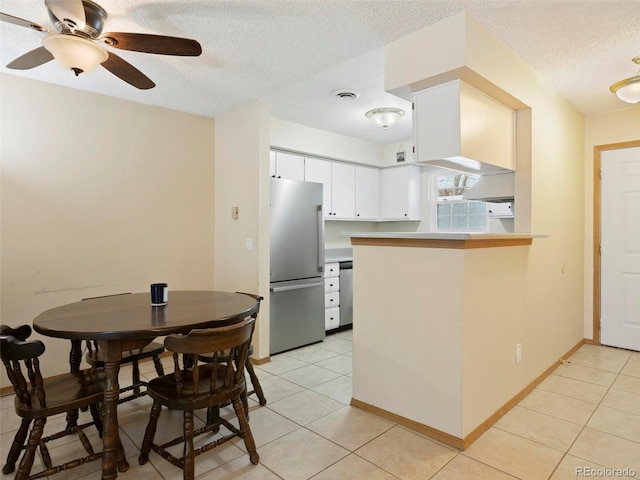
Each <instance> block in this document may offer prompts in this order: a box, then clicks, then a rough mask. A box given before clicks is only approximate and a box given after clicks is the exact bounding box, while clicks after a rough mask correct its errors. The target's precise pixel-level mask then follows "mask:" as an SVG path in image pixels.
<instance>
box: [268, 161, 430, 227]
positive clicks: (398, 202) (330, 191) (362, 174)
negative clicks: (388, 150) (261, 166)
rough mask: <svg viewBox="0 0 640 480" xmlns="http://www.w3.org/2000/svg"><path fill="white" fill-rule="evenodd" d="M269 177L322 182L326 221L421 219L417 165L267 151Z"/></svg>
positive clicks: (418, 169)
mask: <svg viewBox="0 0 640 480" xmlns="http://www.w3.org/2000/svg"><path fill="white" fill-rule="evenodd" d="M269 160H270V173H271V176H272V177H278V178H288V179H292V180H304V181H306V182H315V183H321V184H322V187H323V211H324V218H325V220H361V221H385V220H388V221H395V220H420V167H418V166H416V165H401V166H394V167H387V168H382V169H381V168H377V167H369V166H364V165H355V164H352V163H347V162H338V161H332V160H327V159H322V158H314V157H304V156H302V155H296V154H293V153H287V152H280V151H275V150H272V151H270V158H269Z"/></svg>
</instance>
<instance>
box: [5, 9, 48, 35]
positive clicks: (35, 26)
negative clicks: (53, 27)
mask: <svg viewBox="0 0 640 480" xmlns="http://www.w3.org/2000/svg"><path fill="white" fill-rule="evenodd" d="M0 21H3V22H7V23H13V24H14V25H20V26H21V27H28V28H33V29H34V30H37V31H39V32H48V31H49V30H47V28H46V27H43V26H42V25H38V24H37V23H35V22H31V21H29V20H25V19H24V18H18V17H14V16H13V15H7V14H6V13H2V12H0Z"/></svg>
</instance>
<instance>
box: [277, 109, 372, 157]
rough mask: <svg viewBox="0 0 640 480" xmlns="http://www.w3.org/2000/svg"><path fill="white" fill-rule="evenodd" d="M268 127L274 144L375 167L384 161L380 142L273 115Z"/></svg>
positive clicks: (286, 148)
mask: <svg viewBox="0 0 640 480" xmlns="http://www.w3.org/2000/svg"><path fill="white" fill-rule="evenodd" d="M269 129H270V131H269V139H270V142H271V146H272V147H274V148H282V149H284V150H291V151H294V152H300V153H306V154H313V155H317V156H319V157H325V158H329V159H333V160H343V161H347V162H355V163H362V164H365V165H374V166H376V167H380V166H382V165H383V163H382V155H383V147H382V145H379V144H377V143H372V142H367V141H366V140H360V139H358V138H353V137H347V136H346V135H338V134H337V133H332V132H328V131H326V130H319V129H317V128H311V127H307V126H304V125H300V124H298V123H293V122H287V121H286V120H280V119H279V118H273V117H272V118H271V120H270V122H269Z"/></svg>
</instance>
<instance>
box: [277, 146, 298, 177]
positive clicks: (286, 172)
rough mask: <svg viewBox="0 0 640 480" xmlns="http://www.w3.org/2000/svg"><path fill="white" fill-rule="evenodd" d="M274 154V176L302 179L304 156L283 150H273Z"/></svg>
mask: <svg viewBox="0 0 640 480" xmlns="http://www.w3.org/2000/svg"><path fill="white" fill-rule="evenodd" d="M275 154H276V161H275V166H276V171H275V175H276V177H278V178H288V179H289V180H304V157H303V156H302V155H294V154H292V153H285V152H275Z"/></svg>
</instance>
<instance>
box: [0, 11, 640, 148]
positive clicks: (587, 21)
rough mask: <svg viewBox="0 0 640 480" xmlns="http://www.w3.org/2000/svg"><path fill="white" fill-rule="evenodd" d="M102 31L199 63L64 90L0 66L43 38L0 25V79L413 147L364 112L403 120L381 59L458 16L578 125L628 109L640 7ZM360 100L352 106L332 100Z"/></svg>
mask: <svg viewBox="0 0 640 480" xmlns="http://www.w3.org/2000/svg"><path fill="white" fill-rule="evenodd" d="M99 3H100V4H101V5H102V6H103V7H104V8H105V9H106V10H107V12H108V14H109V18H108V19H107V22H106V26H105V29H104V30H105V31H124V32H143V33H157V34H164V35H172V36H181V37H189V38H194V39H196V40H198V41H199V42H200V43H201V44H202V48H203V54H202V55H201V56H200V57H169V56H162V55H150V54H143V53H136V52H128V51H123V50H118V51H117V53H118V55H120V56H121V57H122V58H124V59H125V60H127V61H128V62H130V63H131V64H133V65H134V66H136V67H137V68H139V69H140V70H141V71H142V72H144V73H145V74H146V75H147V76H149V77H150V78H151V79H152V80H153V81H155V83H156V84H157V86H156V87H155V88H154V89H151V90H146V91H141V90H137V89H135V88H133V87H131V86H129V85H128V84H126V83H124V82H122V81H121V80H119V79H118V78H116V77H114V76H113V75H111V74H110V73H109V72H108V71H106V70H104V69H98V70H96V71H94V72H91V73H87V74H82V75H80V76H79V77H77V78H76V77H74V76H73V74H72V73H71V72H69V71H65V70H63V69H62V68H61V67H60V66H59V65H58V64H56V63H55V62H49V63H48V64H45V65H42V66H40V67H37V68H34V69H32V70H27V71H16V70H9V69H7V68H5V67H4V65H6V64H7V63H9V62H10V61H12V60H13V59H15V58H16V57H18V56H20V55H22V54H24V53H25V52H27V51H29V50H32V49H34V48H36V47H38V46H40V44H41V40H42V37H43V34H41V33H39V32H36V31H33V30H30V29H28V28H24V27H20V26H16V25H12V24H8V23H4V22H0V65H2V67H0V71H2V72H3V73H8V74H11V75H18V76H23V77H25V78H31V79H35V80H40V81H45V82H50V83H55V84H59V85H64V86H68V87H72V88H77V89H80V90H86V91H91V92H95V93H100V94H104V95H108V96H113V97H117V98H122V99H127V100H132V101H136V102H140V103H145V104H150V105H157V106H161V107H165V108H170V109H174V110H181V111H185V112H190V113H195V114H198V115H204V116H208V117H216V116H218V115H221V114H223V113H224V112H226V111H228V110H230V109H233V108H235V107H238V106H240V105H243V104H246V103H248V102H251V101H253V100H256V99H268V100H270V101H271V102H272V112H273V115H274V116H277V117H279V118H283V119H286V120H291V121H296V122H299V123H303V124H306V125H310V126H315V127H317V128H323V129H327V130H331V131H336V132H339V133H343V134H345V135H350V136H355V137H360V138H365V139H368V140H371V141H376V142H379V143H391V142H395V141H399V140H404V139H408V138H410V137H411V119H410V115H405V117H404V118H403V119H402V120H401V122H400V123H399V125H397V126H395V127H393V128H390V129H388V130H387V131H382V130H381V129H379V128H373V126H372V124H370V122H369V121H368V120H367V119H366V118H364V115H363V114H364V112H366V111H367V110H368V109H370V108H374V107H379V106H399V107H401V108H405V109H406V108H407V103H406V102H405V101H404V100H402V99H398V98H396V97H394V96H392V95H389V94H386V93H385V92H384V91H383V63H382V46H383V45H385V44H386V43H389V42H392V41H394V40H396V39H398V38H401V37H403V36H405V35H406V34H408V33H410V32H412V31H414V30H417V29H420V28H423V27H425V26H428V25H430V24H433V23H435V22H437V21H438V20H441V19H443V18H446V17H449V16H451V15H455V14H457V13H459V12H460V11H462V10H467V11H468V12H469V13H470V14H471V15H473V16H474V17H475V18H476V19H477V20H479V21H480V22H481V23H482V24H483V25H485V27H487V28H488V29H489V30H490V31H491V32H493V33H494V34H495V35H496V36H497V37H498V38H499V39H501V40H502V41H503V42H504V43H505V44H506V45H507V46H509V47H510V48H511V49H512V50H513V51H514V52H515V53H517V54H518V55H519V56H520V57H521V58H522V59H524V60H525V61H526V62H527V63H528V64H530V65H531V66H532V67H533V68H534V69H535V70H536V71H537V72H538V73H539V74H540V75H541V76H542V77H543V78H545V79H546V80H547V81H548V82H550V83H551V84H552V85H554V86H555V88H556V89H557V90H559V91H560V92H561V93H562V94H563V95H564V96H565V97H566V98H567V99H569V100H570V101H571V102H572V103H573V104H574V105H575V106H576V107H577V108H578V109H579V110H580V111H582V112H583V113H585V114H588V113H593V112H599V111H605V110H612V109H617V108H624V107H628V106H629V105H628V104H625V103H623V102H621V101H619V100H618V99H617V98H616V97H615V96H614V95H612V94H611V93H609V91H608V88H609V85H611V84H612V83H614V82H616V81H618V80H620V79H622V78H626V77H630V76H633V75H635V74H636V72H637V67H635V65H633V64H632V63H631V59H632V58H633V57H635V56H637V55H640V30H639V29H638V22H639V21H640V0H589V1H585V0H582V1H578V0H575V1H574V0H419V1H412V0H403V1H400V0H246V1H239V0H226V1H215V0H214V1H206V0H156V1H148V0H100V1H99ZM0 11H2V12H3V13H7V14H9V15H13V16H17V17H20V18H24V19H27V20H31V21H34V22H36V23H39V24H42V25H45V26H47V27H48V28H49V29H53V27H52V26H51V22H50V20H49V18H48V15H47V12H46V9H45V6H44V2H43V1H42V0H0ZM341 88H349V89H354V90H356V91H358V92H360V93H361V96H360V98H358V99H357V100H355V101H352V102H349V101H344V100H342V101H339V100H337V99H335V98H334V97H332V96H331V93H332V92H333V91H335V90H337V89H341Z"/></svg>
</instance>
